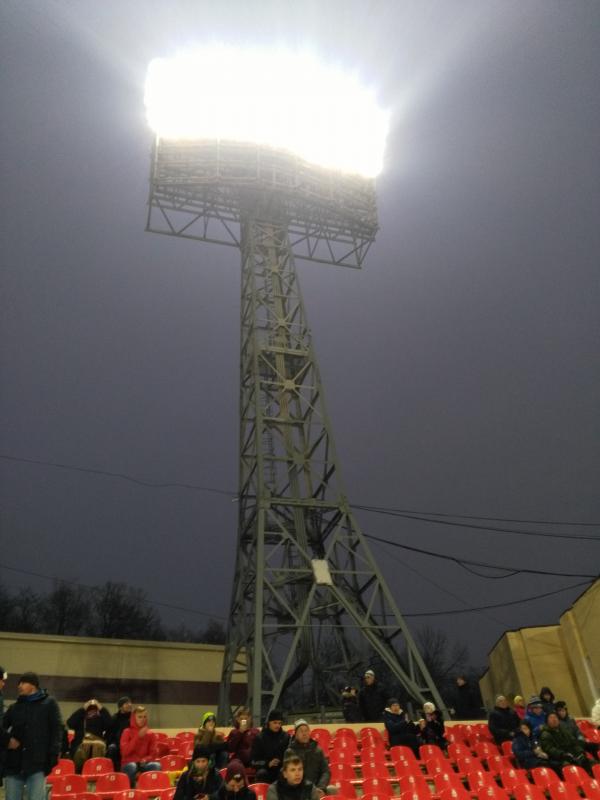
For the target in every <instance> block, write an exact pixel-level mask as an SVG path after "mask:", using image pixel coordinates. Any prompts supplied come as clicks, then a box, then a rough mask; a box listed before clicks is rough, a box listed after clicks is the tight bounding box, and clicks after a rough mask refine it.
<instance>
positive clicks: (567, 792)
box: [548, 781, 581, 800]
mask: <svg viewBox="0 0 600 800" xmlns="http://www.w3.org/2000/svg"><path fill="white" fill-rule="evenodd" d="M548 792H549V794H550V800H581V796H580V794H579V792H578V791H577V786H575V784H574V783H563V782H562V781H559V782H558V783H553V784H551V785H550V786H549V787H548Z"/></svg>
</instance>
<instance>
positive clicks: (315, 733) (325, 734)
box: [310, 728, 331, 755]
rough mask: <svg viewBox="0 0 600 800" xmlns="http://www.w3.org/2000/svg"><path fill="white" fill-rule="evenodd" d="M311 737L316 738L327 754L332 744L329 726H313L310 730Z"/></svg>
mask: <svg viewBox="0 0 600 800" xmlns="http://www.w3.org/2000/svg"><path fill="white" fill-rule="evenodd" d="M310 738H311V739H314V740H315V742H316V743H317V744H318V745H319V747H320V748H321V750H323V752H324V753H325V755H327V753H328V752H329V747H330V745H331V733H330V732H329V731H328V730H327V728H313V729H312V730H311V732H310Z"/></svg>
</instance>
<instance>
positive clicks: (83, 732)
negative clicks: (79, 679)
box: [67, 698, 110, 772]
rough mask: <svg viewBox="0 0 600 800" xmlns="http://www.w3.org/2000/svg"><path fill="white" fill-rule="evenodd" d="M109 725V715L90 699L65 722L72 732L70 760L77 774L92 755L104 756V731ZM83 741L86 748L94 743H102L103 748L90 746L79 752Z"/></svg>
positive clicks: (96, 702)
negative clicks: (96, 748)
mask: <svg viewBox="0 0 600 800" xmlns="http://www.w3.org/2000/svg"><path fill="white" fill-rule="evenodd" d="M109 725H110V714H109V713H108V711H107V710H106V709H105V708H103V707H102V705H101V704H100V703H99V702H98V700H96V699H94V698H91V699H90V700H87V701H86V702H85V703H84V704H83V706H82V708H78V709H77V711H74V712H73V713H72V714H71V716H70V717H69V719H68V720H67V727H68V728H71V729H72V730H73V734H74V736H73V741H72V742H71V758H72V759H73V760H74V761H75V767H76V769H77V771H78V772H79V771H80V770H81V767H82V766H83V762H84V761H85V760H86V759H87V758H90V757H91V755H92V754H96V755H104V754H105V753H106V730H107V728H108V727H109ZM84 740H85V742H86V747H87V745H88V744H89V745H91V744H92V742H94V741H96V742H99V743H100V744H102V743H104V745H105V746H104V748H102V749H98V750H95V749H93V748H92V747H91V746H90V747H88V748H87V750H86V751H85V752H82V750H83V748H82V750H79V752H78V748H79V745H80V744H81V743H82V742H83V741H84Z"/></svg>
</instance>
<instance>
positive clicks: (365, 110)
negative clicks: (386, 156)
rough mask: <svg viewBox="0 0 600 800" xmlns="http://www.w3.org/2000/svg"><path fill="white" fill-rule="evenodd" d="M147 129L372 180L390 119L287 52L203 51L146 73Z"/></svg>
mask: <svg viewBox="0 0 600 800" xmlns="http://www.w3.org/2000/svg"><path fill="white" fill-rule="evenodd" d="M145 103H146V109H147V115H148V122H149V125H150V127H151V128H152V130H153V131H154V132H155V133H156V135H157V136H158V137H160V138H162V139H173V140H201V139H215V140H225V141H236V142H247V143H254V144H259V145H268V146H271V147H274V148H278V149H281V150H286V151H288V152H292V153H294V154H296V155H297V156H299V157H300V158H302V159H304V160H306V161H307V162H309V163H312V164H316V165H318V166H321V167H326V168H328V169H332V170H337V171H340V172H344V173H349V174H356V175H361V176H364V177H368V178H372V177H375V176H376V175H377V174H378V173H379V172H380V171H381V169H382V165H383V153H384V147H385V140H386V136H387V132H388V127H389V113H388V112H387V111H384V110H382V109H381V108H380V107H379V106H378V104H377V101H376V98H375V95H374V93H373V92H372V91H371V90H369V89H367V88H365V87H364V86H362V85H361V84H360V82H359V80H358V78H357V77H356V76H355V75H352V74H350V73H345V72H343V71H342V70H340V69H339V68H337V67H332V66H327V65H325V64H323V63H321V62H320V61H319V60H318V59H316V58H315V57H314V56H313V55H311V54H307V53H295V52H291V51H288V50H282V49H277V50H257V49H250V48H248V49H240V48H234V47H227V46H209V47H203V48H201V49H198V50H194V51H193V52H189V53H184V54H181V55H178V56H175V57H173V58H168V59H166V58H158V59H155V60H154V61H152V62H151V64H150V66H149V68H148V74H147V80H146V91H145Z"/></svg>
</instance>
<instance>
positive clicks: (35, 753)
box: [3, 672, 63, 800]
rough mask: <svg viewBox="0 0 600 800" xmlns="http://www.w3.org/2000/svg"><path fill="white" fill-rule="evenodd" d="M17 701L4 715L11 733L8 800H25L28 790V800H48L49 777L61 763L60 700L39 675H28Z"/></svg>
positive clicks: (21, 681)
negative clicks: (52, 695)
mask: <svg viewBox="0 0 600 800" xmlns="http://www.w3.org/2000/svg"><path fill="white" fill-rule="evenodd" d="M17 692H18V698H17V702H16V703H13V705H11V706H10V708H9V709H8V711H7V712H6V713H5V715H4V720H3V724H4V729H5V730H6V731H7V732H8V733H9V734H10V738H9V740H8V743H7V744H6V746H7V747H8V750H7V752H6V759H5V763H4V779H5V788H6V800H21V798H22V796H23V789H24V788H27V798H28V800H46V781H45V776H46V775H48V774H49V773H50V771H51V770H52V767H54V766H55V764H57V763H58V758H59V755H60V748H61V744H62V732H63V721H62V718H61V715H60V709H59V707H58V704H57V702H56V700H55V699H54V698H53V697H51V696H50V695H49V694H48V692H47V691H46V690H45V689H40V679H39V678H38V676H37V675H36V674H35V672H25V673H24V674H23V675H22V676H21V677H20V678H19V682H18V685H17Z"/></svg>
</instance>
